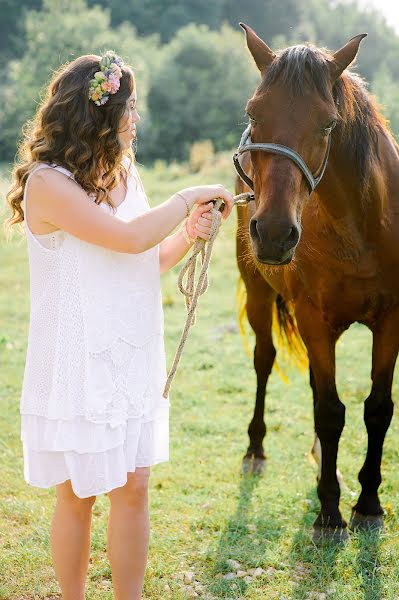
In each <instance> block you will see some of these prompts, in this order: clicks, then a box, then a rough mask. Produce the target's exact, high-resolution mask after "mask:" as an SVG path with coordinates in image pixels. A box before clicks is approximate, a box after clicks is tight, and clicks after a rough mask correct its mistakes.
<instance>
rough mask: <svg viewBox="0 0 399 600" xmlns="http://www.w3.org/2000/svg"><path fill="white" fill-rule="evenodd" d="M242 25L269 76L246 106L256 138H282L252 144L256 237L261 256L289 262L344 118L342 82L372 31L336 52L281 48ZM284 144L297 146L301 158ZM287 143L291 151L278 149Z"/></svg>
mask: <svg viewBox="0 0 399 600" xmlns="http://www.w3.org/2000/svg"><path fill="white" fill-rule="evenodd" d="M241 26H242V28H243V29H244V31H245V33H246V38H247V45H248V49H249V50H250V52H251V54H252V56H253V58H254V60H255V63H256V65H257V67H258V68H259V70H260V72H261V76H262V80H261V83H260V85H259V86H258V87H257V89H256V90H255V93H254V95H253V96H252V98H251V99H250V100H249V101H248V103H247V106H246V112H247V114H248V116H249V119H250V123H251V127H250V141H251V143H252V144H262V143H267V144H276V145H277V146H276V147H273V146H272V147H269V148H267V149H266V148H264V150H265V151H262V149H258V150H256V149H253V150H251V162H252V169H253V183H254V191H255V199H256V210H255V213H254V215H253V217H252V218H251V221H250V236H251V241H252V245H253V250H254V252H255V255H256V258H257V259H258V260H259V261H260V262H263V263H267V264H275V265H284V264H287V263H289V262H290V261H291V259H292V257H293V256H294V252H295V248H296V246H297V244H298V242H299V240H300V237H301V216H302V210H303V206H304V203H305V201H306V200H307V199H308V198H309V194H310V193H311V191H312V185H313V184H316V182H317V177H318V175H320V173H321V171H322V170H323V165H324V163H325V161H326V158H327V156H328V149H329V142H330V135H331V131H332V130H333V128H334V127H335V125H336V123H337V121H338V120H339V112H338V107H337V105H336V102H335V98H334V84H335V82H336V81H337V79H338V78H339V77H340V75H341V73H342V72H343V71H344V70H345V69H346V67H347V66H348V65H349V64H350V63H351V62H352V61H353V60H354V58H355V56H356V54H357V51H358V48H359V44H360V42H361V40H362V39H363V37H364V36H365V34H361V35H358V36H356V37H354V38H352V39H351V40H350V41H349V42H348V43H347V44H346V45H345V46H344V47H343V48H341V49H340V50H338V51H337V52H335V54H330V53H329V52H327V51H325V50H321V49H318V48H315V47H313V46H309V45H305V46H293V47H291V48H287V49H286V50H283V51H281V52H280V53H278V54H277V55H276V54H274V52H273V51H272V50H271V49H270V48H269V47H268V46H267V44H265V42H264V41H263V40H261V39H260V38H259V37H258V36H257V35H256V33H255V32H254V31H253V30H252V29H251V28H250V27H248V26H246V25H243V24H241ZM282 147H285V149H288V150H290V149H291V150H294V154H295V156H294V158H293V157H292V156H291V157H290V156H289V155H288V154H289V153H284V152H285V150H284V148H283V149H282ZM281 149H282V151H283V154H280V153H276V152H275V150H277V151H281ZM298 158H299V162H300V159H302V160H303V162H304V165H303V168H302V167H301V166H300V165H299V164H298ZM306 168H307V169H308V176H306ZM309 175H310V177H309ZM312 175H313V182H312Z"/></svg>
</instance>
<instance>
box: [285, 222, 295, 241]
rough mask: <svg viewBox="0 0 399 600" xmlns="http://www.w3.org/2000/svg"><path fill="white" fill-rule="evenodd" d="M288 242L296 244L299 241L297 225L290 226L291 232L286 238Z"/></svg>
mask: <svg viewBox="0 0 399 600" xmlns="http://www.w3.org/2000/svg"><path fill="white" fill-rule="evenodd" d="M285 241H286V242H290V243H292V244H296V243H297V241H298V229H297V228H296V227H295V226H292V227H291V228H290V231H289V234H288V236H287V237H286V239H285Z"/></svg>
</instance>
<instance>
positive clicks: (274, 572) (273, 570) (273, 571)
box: [266, 567, 276, 577]
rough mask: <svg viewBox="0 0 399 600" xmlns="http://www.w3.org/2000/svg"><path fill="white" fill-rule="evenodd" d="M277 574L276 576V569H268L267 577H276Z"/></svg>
mask: <svg viewBox="0 0 399 600" xmlns="http://www.w3.org/2000/svg"><path fill="white" fill-rule="evenodd" d="M275 574H276V569H275V568H274V567H267V570H266V575H267V576H268V577H274V575H275Z"/></svg>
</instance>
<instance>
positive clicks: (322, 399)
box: [297, 307, 347, 541]
mask: <svg viewBox="0 0 399 600" xmlns="http://www.w3.org/2000/svg"><path fill="white" fill-rule="evenodd" d="M297 321H298V326H299V329H300V332H301V335H302V338H303V340H304V342H305V345H306V347H307V350H308V354H309V361H310V364H311V368H312V384H313V385H312V387H313V389H314V421H315V429H316V434H317V436H318V438H319V440H320V446H321V469H320V477H319V480H318V486H317V494H318V496H319V500H320V503H321V508H320V512H319V514H318V516H317V519H316V521H315V522H314V525H313V528H314V536H313V539H314V540H315V541H318V540H320V539H321V538H329V539H345V538H346V537H347V530H346V527H347V523H346V521H344V519H343V518H342V515H341V513H340V510H339V499H340V486H339V482H338V479H337V454H338V445H339V440H340V437H341V433H342V430H343V428H344V424H345V406H344V405H343V404H342V402H341V401H340V399H339V397H338V393H337V389H336V385H335V343H336V340H337V338H338V335H337V334H335V333H334V332H332V331H331V330H329V328H328V327H327V325H326V323H325V322H324V321H323V320H322V318H321V315H319V313H318V312H317V311H316V310H314V309H313V308H309V307H306V309H305V310H299V311H297Z"/></svg>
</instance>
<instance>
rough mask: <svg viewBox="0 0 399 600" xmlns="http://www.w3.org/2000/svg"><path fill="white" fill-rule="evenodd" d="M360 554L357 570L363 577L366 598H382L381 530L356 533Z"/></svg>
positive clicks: (376, 599)
mask: <svg viewBox="0 0 399 600" xmlns="http://www.w3.org/2000/svg"><path fill="white" fill-rule="evenodd" d="M356 542H357V544H356V545H357V547H358V554H357V557H356V565H355V568H356V571H357V572H358V573H359V575H360V576H361V578H362V583H363V598H364V600H381V598H382V597H383V590H382V584H381V578H380V570H381V569H380V567H381V562H380V545H381V536H380V532H379V531H369V532H364V533H357V534H356Z"/></svg>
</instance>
